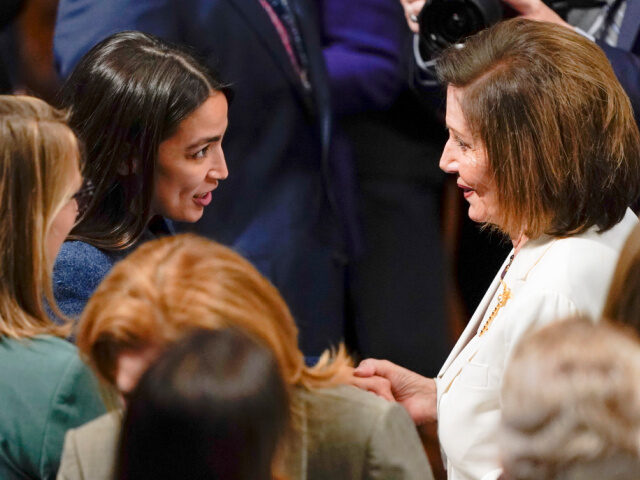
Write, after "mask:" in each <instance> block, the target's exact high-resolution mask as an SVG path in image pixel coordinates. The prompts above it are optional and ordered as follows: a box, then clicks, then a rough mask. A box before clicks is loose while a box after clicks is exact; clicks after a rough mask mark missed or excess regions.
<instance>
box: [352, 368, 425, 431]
mask: <svg viewBox="0 0 640 480" xmlns="http://www.w3.org/2000/svg"><path fill="white" fill-rule="evenodd" d="M351 383H352V384H353V385H355V386H356V387H358V388H361V389H363V390H368V391H370V392H373V393H375V394H376V395H379V396H381V397H383V398H385V399H387V400H389V401H392V402H394V401H395V402H398V403H400V404H401V405H402V406H403V407H404V408H405V409H406V410H407V411H408V412H409V415H410V416H411V418H412V419H413V421H414V422H415V423H416V425H423V424H425V423H430V422H435V421H436V418H437V413H436V404H437V395H436V383H435V380H434V379H432V378H426V377H423V376H422V375H418V374H417V373H415V372H412V371H411V370H407V369H406V368H403V367H400V366H399V365H396V364H394V363H391V362H389V361H387V360H376V359H373V358H369V359H367V360H363V361H362V362H361V363H360V365H358V367H357V368H356V369H355V370H354V371H353V377H352V379H351Z"/></svg>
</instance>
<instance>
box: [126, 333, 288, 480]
mask: <svg viewBox="0 0 640 480" xmlns="http://www.w3.org/2000/svg"><path fill="white" fill-rule="evenodd" d="M127 403H128V406H127V411H126V413H125V418H124V421H123V426H122V432H121V434H120V442H119V447H118V452H119V453H118V459H119V460H118V467H117V472H118V473H117V475H116V478H118V479H121V480H127V479H135V480H144V479H154V480H161V479H167V480H168V479H172V480H173V479H177V478H188V479H190V480H216V479H219V480H273V479H275V478H279V477H278V467H279V466H280V465H279V459H278V457H277V454H278V452H279V449H278V446H279V444H280V442H281V441H282V439H283V437H284V435H285V434H286V431H287V429H288V427H289V393H288V389H287V387H286V386H285V383H284V381H283V379H282V377H281V375H280V371H279V367H278V364H277V362H276V360H275V358H274V357H273V355H272V354H271V352H270V351H269V350H268V349H267V348H265V347H264V346H262V345H261V344H260V343H259V342H257V341H255V340H254V339H252V338H250V337H249V336H248V335H246V334H244V333H242V332H240V331H239V330H234V329H222V330H213V331H211V330H200V331H196V332H195V333H193V334H190V335H189V336H187V338H185V339H182V340H180V341H178V342H177V343H176V344H175V345H172V346H170V347H169V348H168V349H167V350H166V351H165V352H163V353H162V355H161V356H160V358H158V360H156V361H155V362H154V364H153V365H151V367H150V368H149V369H148V370H147V371H146V372H145V373H144V374H143V375H142V378H141V379H140V381H139V382H138V385H137V386H136V388H135V389H134V390H133V392H132V393H131V396H130V397H129V398H128V402H127Z"/></svg>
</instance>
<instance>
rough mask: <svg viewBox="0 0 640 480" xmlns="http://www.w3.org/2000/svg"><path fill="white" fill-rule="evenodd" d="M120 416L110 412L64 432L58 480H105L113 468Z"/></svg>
mask: <svg viewBox="0 0 640 480" xmlns="http://www.w3.org/2000/svg"><path fill="white" fill-rule="evenodd" d="M121 422H122V420H121V414H120V412H110V413H107V414H105V415H102V416H101V417H98V418H96V419H95V420H93V421H91V422H89V423H86V424H84V425H82V426H81V427H78V428H74V429H71V430H69V431H68V432H67V435H66V437H65V441H64V448H63V451H62V459H61V462H60V471H59V472H58V478H59V479H63V480H72V479H73V480H80V479H87V480H88V479H93V480H103V479H104V480H107V479H111V478H113V465H114V462H115V458H116V447H117V442H118V436H119V434H120V425H121Z"/></svg>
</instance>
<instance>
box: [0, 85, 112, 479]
mask: <svg viewBox="0 0 640 480" xmlns="http://www.w3.org/2000/svg"><path fill="white" fill-rule="evenodd" d="M66 120H67V118H66V115H65V114H64V113H63V112H61V111H58V110H55V109H53V108H52V107H50V106H49V105H48V104H46V103H45V102H43V101H41V100H38V99H36V98H32V97H24V96H8V95H0V138H2V142H0V165H1V168H0V222H1V226H0V232H1V233H0V272H2V275H0V363H1V364H2V369H1V370H0V438H2V448H0V478H2V479H3V480H13V479H16V480H17V479H24V478H40V479H53V478H55V475H56V472H57V470H58V465H59V463H60V454H61V452H62V444H63V440H64V435H65V432H66V430H67V429H69V428H73V427H77V426H78V425H81V424H83V423H85V422H87V421H89V420H91V419H93V418H95V417H97V416H98V415H100V414H102V413H104V411H105V409H104V405H103V403H102V400H101V399H100V396H99V394H98V384H97V382H96V380H95V378H94V377H93V375H92V374H91V372H90V371H89V370H88V369H87V368H86V366H85V365H84V364H83V363H82V361H81V360H80V358H79V357H78V353H77V350H76V347H74V346H73V345H72V344H70V343H68V342H67V341H66V340H64V337H65V336H66V335H67V334H68V333H69V330H70V325H69V324H65V325H56V324H54V323H52V322H51V321H50V320H49V317H48V315H47V309H50V308H53V309H56V307H55V302H54V300H53V293H52V288H51V270H52V268H53V262H54V259H55V257H56V255H57V253H58V250H59V249H60V245H62V242H63V240H64V238H65V237H66V236H67V234H68V233H69V231H70V230H71V227H72V226H73V224H74V222H75V219H76V215H77V214H78V212H79V210H82V208H84V206H85V205H84V204H83V202H82V201H81V198H82V193H83V192H82V188H81V187H82V177H81V175H80V150H79V148H78V141H77V139H76V137H75V136H74V134H73V133H72V131H71V129H70V128H69V127H68V126H67V123H66Z"/></svg>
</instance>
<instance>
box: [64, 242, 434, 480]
mask: <svg viewBox="0 0 640 480" xmlns="http://www.w3.org/2000/svg"><path fill="white" fill-rule="evenodd" d="M229 327H232V328H236V329H238V330H241V331H242V332H244V333H247V334H249V335H250V336H251V337H253V338H254V339H255V340H257V341H258V342H259V343H261V344H262V345H264V346H265V347H266V348H267V349H268V350H269V351H270V352H271V353H272V354H273V355H274V357H275V359H276V362H277V364H278V368H279V371H280V373H281V375H282V377H283V378H284V381H285V383H286V385H287V387H288V389H289V390H290V395H291V415H292V422H293V429H292V434H291V435H290V437H288V438H287V439H286V440H285V442H284V445H283V454H282V462H281V464H279V465H275V466H274V472H273V473H274V475H275V474H278V473H282V474H284V476H285V477H287V478H290V479H314V478H318V479H320V478H331V479H336V480H340V479H354V480H355V479H388V478H396V479H416V480H417V479H420V480H423V479H429V478H432V475H431V470H430V467H429V464H428V462H427V459H426V456H425V453H424V450H423V448H422V445H421V444H420V440H419V437H418V434H417V432H416V429H415V426H414V425H413V423H412V422H411V419H410V418H409V416H408V415H407V413H406V411H405V410H404V409H403V408H402V407H400V406H399V405H397V404H394V403H389V402H386V401H385V400H383V399H381V398H378V397H376V396H374V395H371V394H370V393H367V392H363V391H361V390H359V389H357V388H354V387H352V386H349V385H345V383H346V382H347V380H348V378H349V376H350V372H351V361H350V359H349V358H348V356H347V354H346V353H345V350H344V348H343V347H340V348H338V350H337V351H336V352H335V354H333V355H332V354H330V353H329V352H325V354H324V355H323V357H321V359H320V361H319V362H318V364H316V365H315V366H314V367H307V366H306V365H305V362H304V357H303V354H302V352H301V351H300V349H299V347H298V329H297V328H296V325H295V323H294V321H293V318H292V316H291V313H290V312H289V309H288V308H287V305H286V304H285V302H284V300H283V299H282V297H281V296H280V294H279V293H278V291H277V290H276V288H275V287H274V286H273V285H271V284H270V283H269V281H267V280H266V279H265V278H264V277H263V276H262V275H261V274H260V273H259V272H258V271H257V270H256V269H255V268H254V267H253V266H252V265H251V264H250V263H249V262H248V261H246V260H244V259H243V258H242V257H241V256H240V255H238V254H237V253H235V252H233V251H232V250H230V249H228V248H226V247H224V246H222V245H219V244H216V243H213V242H211V241H209V240H205V239H204V238H200V237H196V236H193V235H179V236H175V237H167V238H163V239H160V240H154V241H151V242H149V243H147V244H145V245H142V246H141V247H140V248H138V249H137V250H136V251H135V252H134V253H133V254H131V255H130V256H129V257H127V258H126V259H124V260H123V261H122V262H120V263H118V264H117V265H116V266H115V267H114V268H113V270H112V271H111V272H110V273H109V275H108V276H107V277H106V278H105V280H104V281H103V282H102V284H101V285H100V286H99V287H98V289H97V290H96V292H95V294H94V295H93V297H92V298H91V299H90V301H89V303H88V304H87V308H86V309H85V311H84V314H83V316H82V318H81V320H80V323H79V331H78V337H77V338H78V347H79V348H80V350H81V352H82V353H83V354H84V355H85V356H86V358H87V359H88V361H89V363H90V365H91V366H92V367H93V368H94V369H95V371H96V372H97V373H98V376H99V377H100V378H101V379H102V380H103V382H104V383H105V384H106V385H107V386H110V387H112V388H114V389H115V390H117V391H118V392H119V393H120V394H121V395H122V396H123V397H124V399H125V401H126V398H127V397H128V396H129V394H130V392H131V391H132V390H133V389H134V388H135V386H136V385H137V383H138V381H139V379H140V376H141V375H142V374H143V372H144V371H145V370H146V369H147V367H148V366H149V365H150V363H151V362H153V361H154V360H155V359H156V358H157V357H158V356H159V354H160V353H161V352H162V351H163V350H164V349H165V348H166V347H167V346H168V345H170V344H172V343H175V342H176V341H177V340H179V339H180V338H182V337H183V336H184V335H185V334H186V333H188V332H190V331H193V330H194V329H206V330H218V329H223V328H229ZM120 421H121V420H120V417H119V415H118V414H117V413H111V414H109V415H105V416H103V417H102V418H100V419H97V420H96V421H94V422H91V423H89V424H88V425H85V426H83V427H81V428H79V429H76V430H72V431H71V432H70V433H69V434H68V435H67V438H66V442H65V449H64V454H63V460H62V465H61V469H60V474H59V478H61V479H80V478H87V479H89V478H90V479H91V480H101V479H105V480H106V479H111V478H112V476H113V460H114V451H115V445H116V440H117V435H118V430H119V428H120Z"/></svg>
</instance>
